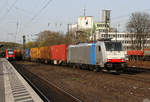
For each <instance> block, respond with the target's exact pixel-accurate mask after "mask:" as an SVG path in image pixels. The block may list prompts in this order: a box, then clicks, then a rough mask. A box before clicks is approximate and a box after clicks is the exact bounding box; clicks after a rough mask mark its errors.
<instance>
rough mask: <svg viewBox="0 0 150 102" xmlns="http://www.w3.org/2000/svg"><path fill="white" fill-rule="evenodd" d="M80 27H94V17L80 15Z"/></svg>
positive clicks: (78, 25)
mask: <svg viewBox="0 0 150 102" xmlns="http://www.w3.org/2000/svg"><path fill="white" fill-rule="evenodd" d="M77 28H78V29H93V17H92V16H80V17H78V24H77Z"/></svg>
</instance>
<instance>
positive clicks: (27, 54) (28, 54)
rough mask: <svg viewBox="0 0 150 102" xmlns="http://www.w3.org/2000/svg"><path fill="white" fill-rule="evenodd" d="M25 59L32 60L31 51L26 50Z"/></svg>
mask: <svg viewBox="0 0 150 102" xmlns="http://www.w3.org/2000/svg"><path fill="white" fill-rule="evenodd" d="M25 59H26V60H30V49H29V48H28V49H25Z"/></svg>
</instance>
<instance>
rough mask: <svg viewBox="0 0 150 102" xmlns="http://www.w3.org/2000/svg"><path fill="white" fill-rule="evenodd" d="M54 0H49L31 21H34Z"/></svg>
mask: <svg viewBox="0 0 150 102" xmlns="http://www.w3.org/2000/svg"><path fill="white" fill-rule="evenodd" d="M52 1H53V0H49V1H48V2H47V3H46V4H45V5H44V6H43V7H42V8H41V9H40V10H39V11H38V12H37V13H36V14H35V15H34V16H33V17H32V18H31V20H29V22H31V21H33V20H34V19H36V17H37V16H39V14H40V13H41V12H42V11H43V10H44V9H45V8H46V7H47V6H48V5H49V4H50V3H51V2H52Z"/></svg>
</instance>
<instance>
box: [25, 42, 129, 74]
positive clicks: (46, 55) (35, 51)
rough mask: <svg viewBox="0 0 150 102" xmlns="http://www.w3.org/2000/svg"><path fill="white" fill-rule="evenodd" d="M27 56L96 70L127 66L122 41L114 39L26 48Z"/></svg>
mask: <svg viewBox="0 0 150 102" xmlns="http://www.w3.org/2000/svg"><path fill="white" fill-rule="evenodd" d="M25 58H26V59H30V60H31V61H36V62H43V63H51V64H59V65H60V64H61V65H62V64H63V65H69V66H73V67H79V68H81V69H89V70H96V71H99V70H101V69H103V68H105V69H107V70H122V69H124V68H126V67H127V64H126V61H125V59H126V56H125V51H124V50H123V47H122V44H121V42H112V41H97V42H95V43H80V44H77V45H66V44H62V45H53V46H46V47H40V48H30V49H26V50H25Z"/></svg>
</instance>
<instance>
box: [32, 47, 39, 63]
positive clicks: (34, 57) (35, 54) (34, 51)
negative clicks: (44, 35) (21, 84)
mask: <svg viewBox="0 0 150 102" xmlns="http://www.w3.org/2000/svg"><path fill="white" fill-rule="evenodd" d="M30 59H31V61H34V62H38V61H39V48H31V49H30Z"/></svg>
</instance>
